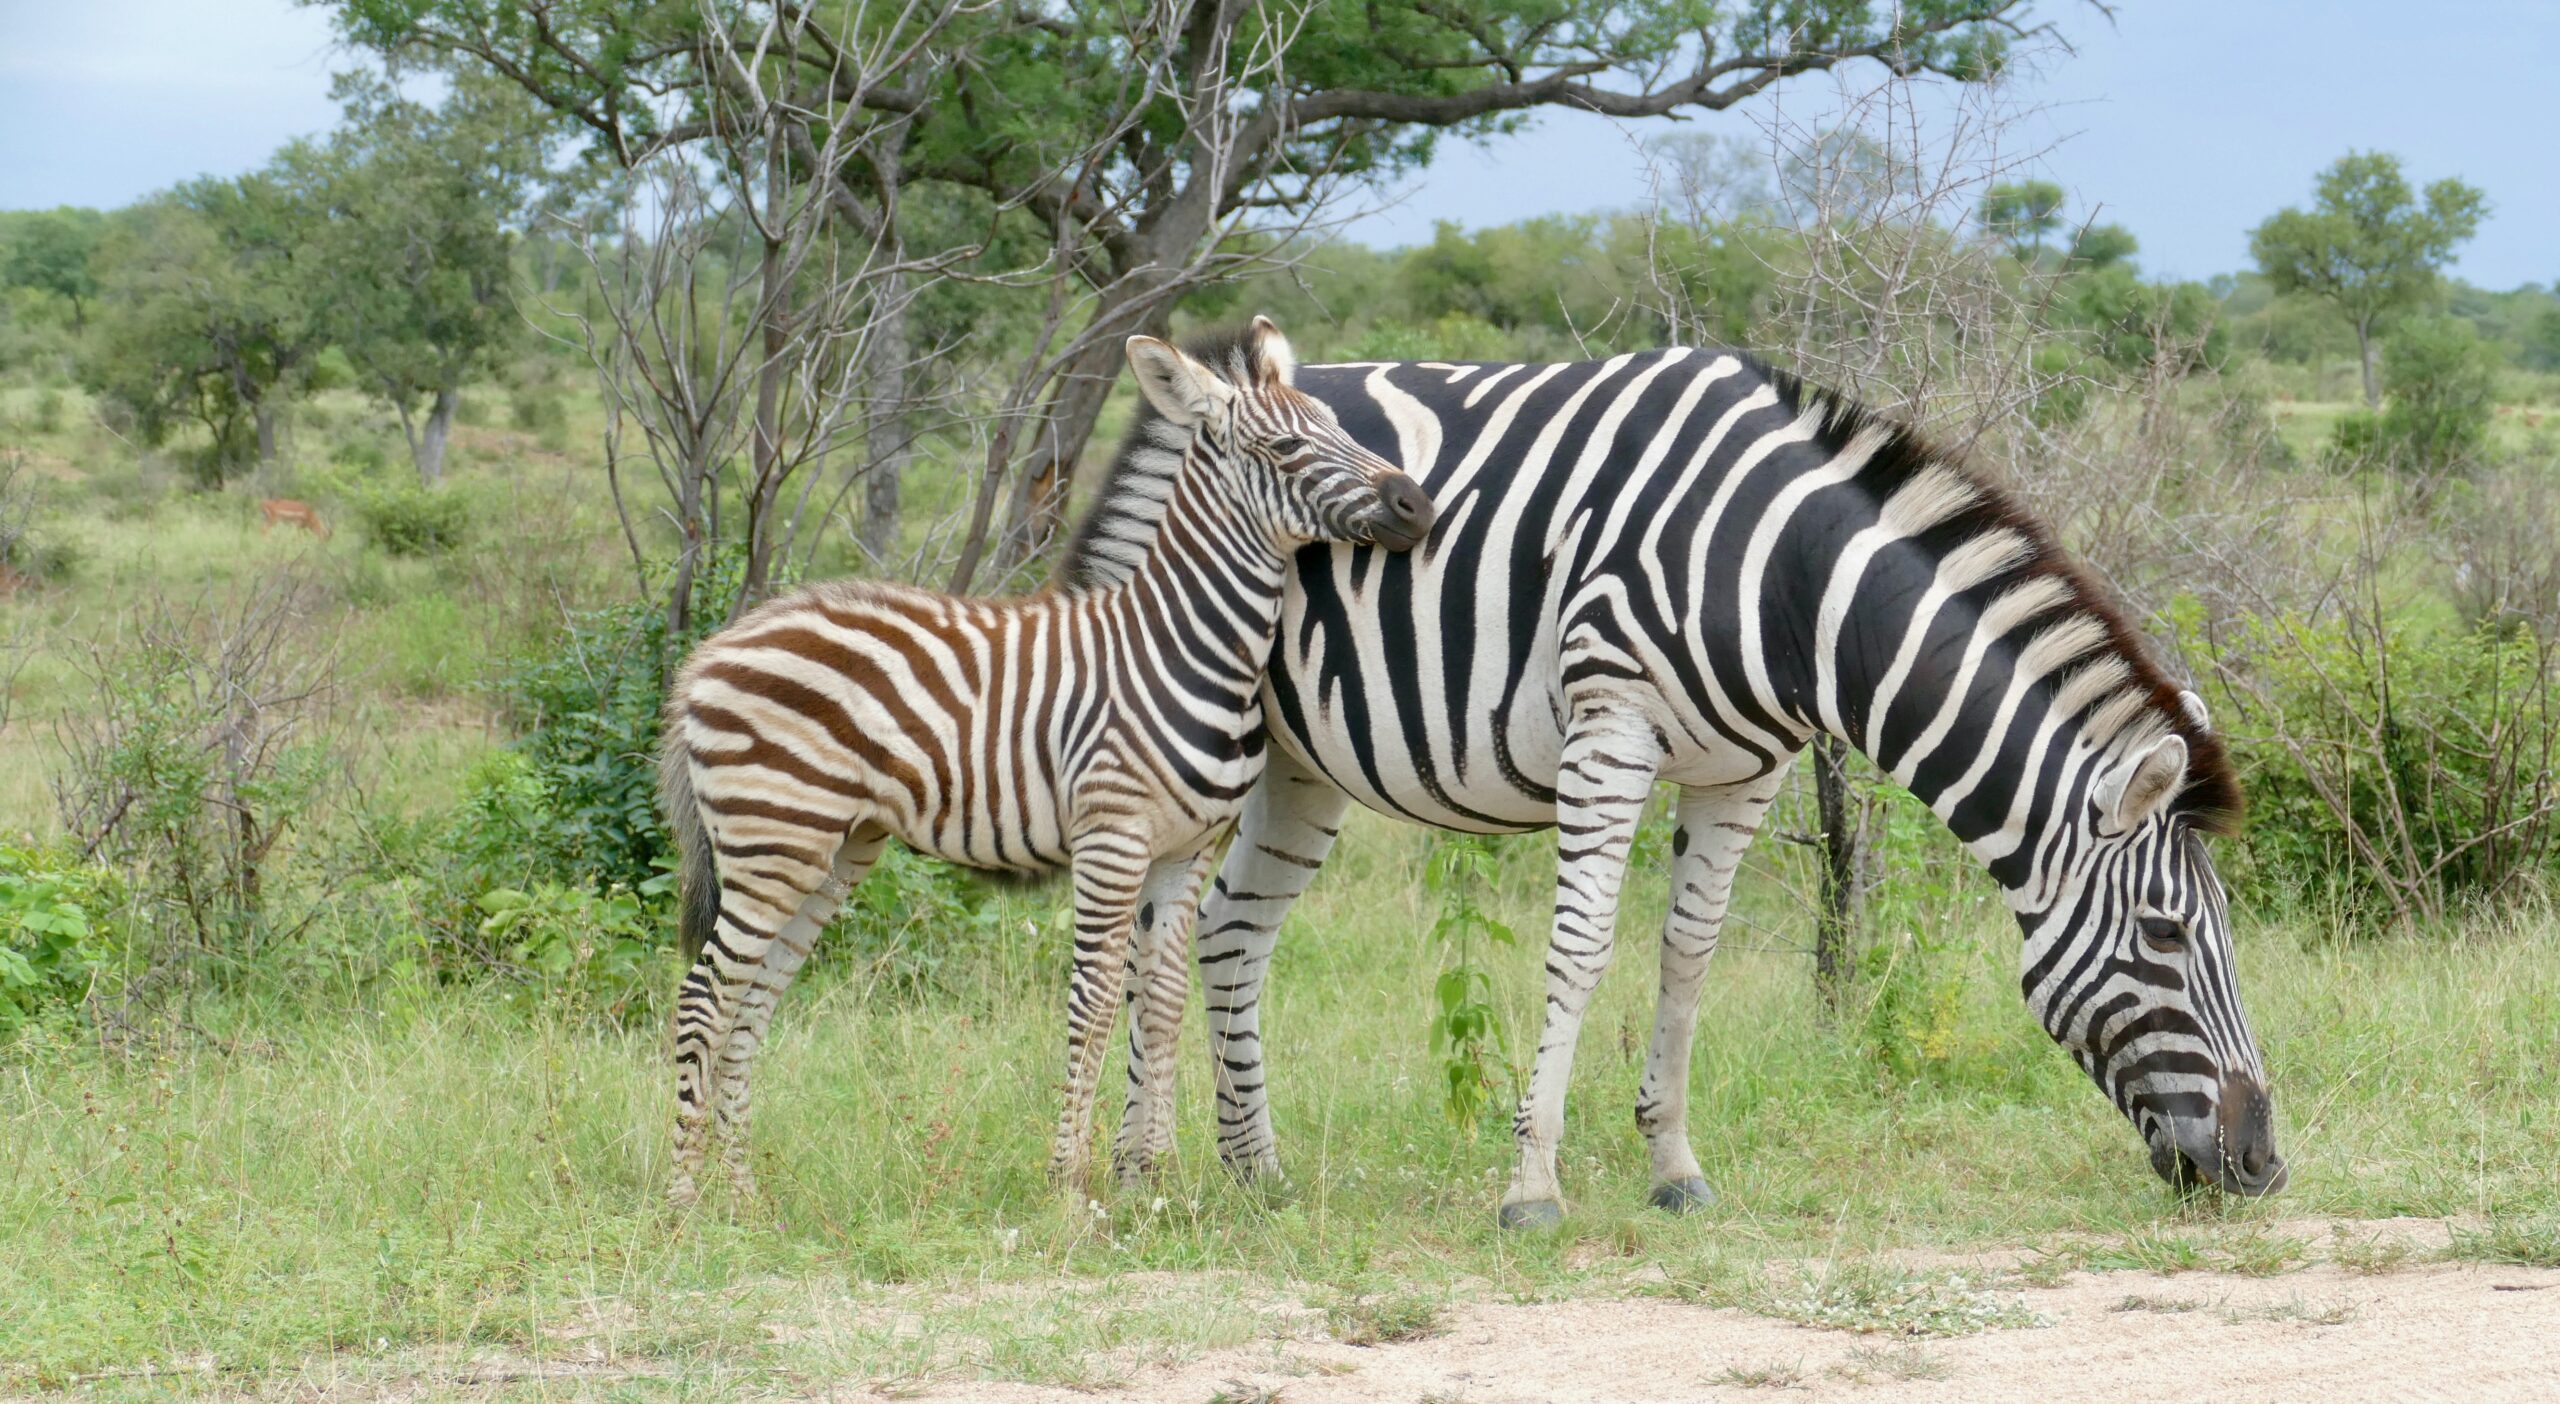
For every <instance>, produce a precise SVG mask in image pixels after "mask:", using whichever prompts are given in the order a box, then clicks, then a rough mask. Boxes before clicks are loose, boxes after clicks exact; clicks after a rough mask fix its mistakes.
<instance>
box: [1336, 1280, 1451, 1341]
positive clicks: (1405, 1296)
mask: <svg viewBox="0 0 2560 1404" xmlns="http://www.w3.org/2000/svg"><path fill="white" fill-rule="evenodd" d="M1448 1314H1449V1309H1448V1305H1447V1304H1446V1303H1445V1302H1443V1301H1441V1300H1440V1299H1439V1298H1438V1297H1434V1296H1430V1295H1428V1294H1426V1293H1422V1292H1418V1291H1410V1290H1406V1291H1394V1292H1387V1293H1383V1294H1372V1293H1368V1292H1353V1293H1345V1294H1343V1295H1341V1296H1338V1297H1336V1298H1334V1299H1333V1300H1332V1301H1329V1302H1327V1303H1325V1307H1324V1328H1325V1330H1326V1332H1327V1333H1329V1334H1330V1335H1332V1337H1333V1338H1334V1339H1335V1340H1337V1341H1340V1342H1342V1343H1343V1344H1344V1345H1352V1346H1374V1345H1388V1344H1391V1343H1393V1342H1396V1341H1418V1340H1421V1339H1423V1338H1424V1337H1427V1336H1436V1335H1438V1334H1440V1332H1441V1331H1442V1330H1443V1329H1445V1322H1446V1320H1447V1317H1448Z"/></svg>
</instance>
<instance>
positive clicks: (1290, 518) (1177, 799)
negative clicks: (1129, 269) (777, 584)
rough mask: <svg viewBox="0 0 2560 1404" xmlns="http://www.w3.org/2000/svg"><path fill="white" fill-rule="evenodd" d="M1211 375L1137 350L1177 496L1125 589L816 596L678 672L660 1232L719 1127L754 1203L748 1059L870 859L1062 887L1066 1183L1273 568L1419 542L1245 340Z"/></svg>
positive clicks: (1337, 440)
mask: <svg viewBox="0 0 2560 1404" xmlns="http://www.w3.org/2000/svg"><path fill="white" fill-rule="evenodd" d="M1210 359H1211V361H1212V362H1213V364H1203V363H1202V362H1201V361H1200V360H1195V359H1193V358H1192V357H1190V356H1187V355H1184V354H1183V353H1181V352H1179V351H1177V350H1175V349H1174V348H1173V347H1171V346H1169V345H1167V344H1165V343H1164V342H1161V341H1157V340H1155V339H1154V338H1151V337H1135V338H1132V339H1131V340H1130V343H1129V361H1130V365H1131V368H1132V369H1133V370H1135V371H1136V373H1137V376H1138V381H1139V384H1140V386H1141V387H1142V389H1143V390H1144V391H1145V394H1146V398H1147V400H1148V402H1149V403H1150V405H1151V406H1152V407H1153V411H1154V418H1153V419H1152V420H1151V425H1152V428H1153V432H1154V433H1155V435H1156V439H1155V442H1157V443H1159V444H1161V445H1162V446H1163V447H1164V449H1165V451H1166V453H1167V454H1168V455H1169V456H1170V457H1171V458H1172V460H1173V463H1174V478H1173V482H1174V484H1175V486H1174V489H1173V492H1172V496H1171V500H1170V505H1169V506H1168V507H1167V508H1166V510H1165V511H1164V513H1163V529H1162V531H1160V532H1158V533H1157V534H1156V536H1155V544H1154V546H1153V549H1152V550H1150V551H1149V552H1147V553H1146V555H1145V557H1144V559H1143V560H1141V561H1139V562H1138V563H1137V565H1136V567H1135V569H1134V570H1132V571H1131V572H1130V573H1129V574H1128V576H1127V578H1126V579H1124V580H1122V581H1120V582H1117V583H1114V584H1111V585H1106V586H1096V587H1092V588H1066V589H1053V590H1050V591H1046V592H1043V593H1041V594H1037V595H1032V596H1029V597H1027V598H1022V599H1011V600H974V599H961V598H957V597H954V596H950V595H940V594H934V593H932V592H929V591H924V590H915V589H906V588H902V587H898V586H892V585H881V584H873V583H865V582H858V581H843V582H837V583H834V584H828V585H821V586H817V587H815V588H813V589H808V590H803V591H801V592H799V593H797V594H794V595H792V596H789V597H788V598H784V599H779V600H775V601H773V602H771V603H769V604H766V605H764V606H762V607H760V608H758V609H756V610H754V611H752V612H750V613H749V614H747V615H746V616H745V617H744V618H741V619H740V620H738V621H737V622H736V623H735V624H732V625H731V626H729V627H728V628H726V629H724V630H722V631H721V632H720V633H719V634H717V635H715V636H713V637H712V638H710V639H708V640H706V641H704V642H703V644H702V645H701V646H700V647H699V648H697V649H696V650H695V651H694V653H693V656H692V657H691V658H690V659H688V660H687V661H686V663H685V666H684V669H683V671H682V672H681V673H680V674H679V675H678V677H677V679H676V681H675V684H674V686H673V688H672V689H671V690H670V692H669V695H668V700H667V708H666V726H665V739H664V743H663V749H664V757H663V766H662V772H661V773H662V780H663V786H662V788H663V790H664V799H665V803H666V809H667V817H668V821H669V823H670V824H672V825H673V827H674V828H675V831H676V834H677V837H678V840H679V847H680V848H681V850H682V854H683V858H684V862H683V865H682V869H683V870H682V875H681V876H682V880H683V885H684V902H683V908H682V911H683V926H684V936H685V939H686V942H687V944H688V946H689V947H691V948H692V949H693V950H694V951H695V952H696V953H697V954H696V957H695V960H694V964H693V968H692V970H691V972H690V973H689V974H688V975H687V976H686V977H685V982H684V988H683V991H682V993H681V995H680V996H679V999H678V1002H677V1007H676V1098H677V1120H676V1142H675V1146H676V1150H675V1174H674V1180H673V1183H672V1186H671V1189H670V1193H671V1195H672V1196H673V1198H674V1199H675V1200H676V1201H677V1202H679V1203H690V1202H691V1201H692V1200H693V1199H694V1198H695V1197H696V1195H697V1193H698V1190H697V1186H696V1175H697V1174H698V1173H699V1171H700V1169H701V1162H702V1158H703V1152H704V1142H705V1139H706V1137H708V1136H709V1135H710V1134H711V1132H712V1130H713V1129H714V1128H713V1127H712V1126H711V1125H710V1122H711V1119H712V1117H713V1115H714V1113H715V1109H716V1114H717V1117H718V1123H719V1124H718V1127H717V1128H716V1129H717V1131H718V1133H719V1134H720V1137H721V1138H722V1139H723V1141H724V1143H725V1146H724V1151H723V1160H724V1162H725V1164H726V1167H727V1169H728V1171H729V1174H730V1176H731V1177H732V1179H733V1180H734V1181H735V1182H736V1183H737V1184H738V1187H739V1188H740V1190H741V1191H745V1192H752V1190H753V1182H752V1179H751V1177H750V1176H749V1174H748V1170H747V1162H746V1157H745V1139H746V1119H747V1110H748V1077H749V1073H750V1070H751V1066H752V1063H753V1061H754V1058H755V1053H756V1049H757V1047H758V1046H759V1045H760V1044H761V1043H762V1042H763V1040H764V1034H765V1029H766V1026H767V1024H768V1023H769V1021H770V1020H771V1018H772V1014H773V1008H774V1004H775V1002H776V1001H777V1000H779V999H780V997H781V995H782V992H783V990H784V989H785V988H786V987H787V986H788V985H789V984H790V982H791V977H792V976H793V975H794V974H795V973H797V972H798V970H799V968H800V965H801V963H802V962H803V961H804V960H806V959H807V958H808V955H809V951H810V947H811V945H812V943H813V942H814V941H815V940H816V938H817V934H818V932H819V930H820V929H821V928H823V927H824V926H825V925H826V922H827V919H828V918H829V917H831V916H832V915H834V913H835V910H836V908H837V906H838V905H839V904H841V903H842V902H843V900H844V898H845V896H846V894H847V892H848V891H849V890H850V889H851V888H852V886H853V885H854V884H855V883H857V882H859V881H861V880H862V877H863V875H864V873H866V872H867V871H868V870H869V869H870V867H871V865H872V863H873V862H874V860H876V859H877V858H878V857H879V854H880V848H881V845H882V844H883V843H884V842H885V841H887V840H888V839H890V838H892V837H894V838H896V839H898V840H900V841H901V842H904V843H905V844H906V845H907V846H909V847H910V848H914V849H916V850H917V851H919V852H923V853H928V854H932V855H935V856H937V857H941V858H946V859H949V860H951V861H953V862H957V863H965V864H969V865H972V866H976V867H982V868H997V869H1007V870H1012V871H1016V872H1037V871H1043V870H1048V869H1054V868H1059V867H1069V866H1072V868H1073V871H1074V881H1075V973H1074V976H1073V979H1072V980H1071V982H1070V988H1069V993H1068V1002H1067V1009H1068V1049H1069V1053H1068V1075H1067V1102H1066V1108H1065V1111H1064V1113H1063V1115H1062V1116H1061V1118H1060V1121H1059V1126H1058V1136H1057V1141H1056V1143H1055V1145H1054V1147H1053V1151H1052V1169H1053V1171H1054V1172H1056V1173H1058V1174H1060V1175H1061V1176H1067V1177H1072V1176H1076V1175H1078V1174H1080V1173H1081V1171H1082V1169H1083V1163H1084V1158H1085V1147H1086V1145H1087V1143H1088V1127H1089V1124H1090V1119H1091V1109H1092V1101H1093V1093H1094V1085H1095V1082H1096V1080H1097V1079H1098V1077H1099V1074H1100V1072H1101V1067H1102V1060H1103V1055H1104V1052H1105V1047H1106V1044H1107V1040H1108V1033H1109V1029H1110V1023H1111V1018H1112V1016H1113V1015H1114V1014H1115V1013H1116V1012H1117V1009H1118V1006H1119V985H1120V980H1121V978H1122V976H1123V973H1124V970H1125V963H1126V955H1127V950H1128V946H1129V943H1130V931H1131V927H1132V924H1133V923H1136V924H1139V925H1146V924H1150V923H1151V920H1152V919H1154V918H1156V917H1158V916H1159V915H1161V916H1162V917H1163V919H1165V920H1169V921H1170V920H1179V921H1181V922H1183V923H1184V924H1185V925H1186V926H1187V923H1188V912H1187V910H1184V911H1182V912H1181V914H1180V915H1179V916H1177V915H1176V911H1177V909H1184V908H1187V906H1188V903H1189V901H1190V899H1191V897H1192V896H1194V895H1196V893H1197V891H1198V883H1197V877H1196V873H1197V871H1198V868H1199V866H1200V865H1198V864H1196V863H1195V859H1196V858H1197V857H1198V856H1199V855H1200V854H1202V853H1203V852H1204V851H1205V849H1206V847H1207V845H1208V844H1209V843H1210V842H1212V841H1213V840H1214V839H1215V838H1217V837H1218V836H1219V835H1220V834H1221V833H1223V832H1224V830H1225V829H1226V827H1227V825H1228V824H1229V823H1230V822H1231V821H1232V820H1233V819H1234V817H1235V813H1236V809H1237V807H1238V806H1239V805H1240V804H1241V803H1242V801H1243V798H1244V795H1245V793H1246V791H1247V789H1248V788H1249V787H1250V786H1251V785H1252V784H1253V782H1254V779H1255V778H1256V777H1257V776H1259V775H1260V774H1261V772H1262V765H1263V758H1264V756H1265V754H1266V748H1265V746H1264V744H1263V720H1262V707H1261V701H1260V696H1261V683H1262V669H1263V666H1264V664H1265V662H1266V661H1267V660H1268V659H1269V657H1270V656H1271V652H1272V635H1273V630H1274V629H1275V627H1276V626H1277V625H1278V622H1279V617H1280V582H1281V578H1282V575H1283V572H1284V569H1285V567H1286V563H1287V560H1288V553H1289V552H1290V551H1291V550H1292V549H1293V548H1295V547H1296V546H1298V545H1299V544H1301V543H1304V542H1307V541H1312V540H1321V541H1345V542H1348V541H1357V542H1374V543H1378V544H1381V545H1385V546H1387V547H1390V548H1394V549H1402V548H1406V547H1410V546H1412V545H1413V544H1415V543H1416V542H1418V541H1420V540H1421V539H1422V534H1423V533H1424V532H1426V531H1428V530H1429V529H1430V526H1431V520H1432V513H1431V503H1430V500H1429V499H1428V498H1426V497H1424V496H1423V495H1422V493H1421V492H1420V490H1419V489H1417V488H1416V487H1415V486H1414V483H1413V481H1412V480H1411V479H1410V478H1407V477H1405V476H1404V475H1403V474H1401V473H1399V472H1397V471H1396V469H1395V467H1394V466H1393V465H1392V464H1389V463H1387V462H1386V461H1384V460H1382V459H1380V458H1379V457H1378V456H1377V455H1375V454H1373V453H1371V452H1369V451H1368V450H1366V449H1364V448H1361V447H1360V446H1359V445H1357V444H1356V443H1354V442H1353V441H1352V440H1351V439H1350V438H1349V437H1348V436H1347V435H1345V434H1344V433H1343V432H1342V429H1341V427H1340V425H1339V424H1337V423H1336V422H1335V420H1334V417H1333V415H1332V413H1331V412H1330V411H1328V410H1327V409H1325V407H1324V406H1323V405H1322V404H1320V403H1318V402H1316V401H1314V400H1312V399H1309V398H1308V397H1306V396H1304V395H1301V394H1298V393H1297V392H1295V391H1293V390H1291V389H1290V388H1289V384H1288V381H1289V373H1290V357H1289V353H1288V343H1287V342H1286V341H1284V340H1283V339H1282V338H1281V336H1280V334H1279V331H1278V330H1277V329H1276V328H1274V327H1273V326H1272V325H1271V324H1270V323H1269V322H1268V321H1264V320H1260V319H1257V320H1256V321H1255V323H1254V324H1253V327H1252V328H1251V330H1250V331H1249V332H1248V333H1247V334H1246V336H1245V337H1243V338H1241V339H1238V340H1236V341H1234V342H1232V343H1229V344H1227V345H1225V346H1223V347H1222V348H1221V349H1220V350H1219V351H1218V352H1217V353H1216V354H1215V355H1214V356H1213V357H1211V358H1210ZM1160 908H1161V909H1162V910H1161V913H1159V909H1160ZM1175 1012H1177V1013H1178V1006H1177V1008H1176V1011H1175ZM1170 1034H1171V1031H1166V1032H1165V1034H1164V1036H1163V1037H1162V1038H1160V1039H1159V1040H1157V1041H1158V1042H1159V1043H1160V1044H1169V1042H1170ZM1163 1071H1164V1072H1165V1073H1167V1074H1169V1072H1170V1069H1169V1068H1168V1069H1165V1070H1163Z"/></svg>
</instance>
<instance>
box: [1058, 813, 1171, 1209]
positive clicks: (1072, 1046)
mask: <svg viewBox="0 0 2560 1404" xmlns="http://www.w3.org/2000/svg"><path fill="white" fill-rule="evenodd" d="M1071 848H1072V852H1073V854H1074V866H1075V888H1076V912H1075V930H1076V949H1075V968H1074V970H1073V971H1072V972H1071V973H1070V975H1069V976H1068V979H1067V1088H1066V1091H1067V1096H1066V1105H1065V1107H1064V1108H1063V1110H1062V1111H1061V1112H1060V1114H1059V1117H1058V1135H1057V1138H1056V1139H1055V1140H1054V1141H1052V1142H1051V1143H1050V1147H1049V1173H1050V1175H1051V1177H1052V1178H1054V1179H1056V1180H1057V1181H1058V1182H1059V1183H1061V1184H1081V1183H1082V1182H1083V1180H1084V1178H1085V1173H1086V1171H1087V1170H1088V1169H1089V1168H1090V1166H1091V1162H1092V1158H1093V1096H1094V1087H1095V1084H1096V1083H1098V1082H1100V1081H1101V1079H1102V1063H1103V1056H1104V1054H1105V1053H1106V1052H1108V1051H1109V1047H1110V1041H1111V1021H1112V1020H1113V1019H1115V1018H1117V1017H1119V1013H1120V992H1121V990H1122V989H1123V988H1124V987H1125V986H1126V985H1127V983H1128V977H1129V968H1128V960H1129V936H1130V932H1129V928H1130V927H1131V925H1132V924H1133V923H1134V921H1135V920H1136V917H1137V912H1138V901H1139V896H1140V894H1141V893H1142V892H1143V891H1144V890H1145V889H1146V886H1147V877H1148V870H1149V868H1150V866H1151V864H1150V862H1149V859H1148V856H1147V845H1146V843H1145V842H1144V841H1143V840H1141V839H1140V838H1138V837H1136V836H1135V835H1134V834H1132V833H1129V832H1121V831H1113V830H1096V831H1091V832H1087V833H1084V834H1081V835H1078V836H1077V837H1076V838H1075V839H1074V840H1073V841H1072V844H1071ZM1187 856H1188V855H1186V858H1187Z"/></svg>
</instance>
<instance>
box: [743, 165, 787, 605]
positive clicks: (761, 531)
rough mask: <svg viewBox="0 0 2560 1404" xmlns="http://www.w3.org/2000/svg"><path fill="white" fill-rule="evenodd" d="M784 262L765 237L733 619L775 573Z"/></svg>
mask: <svg viewBox="0 0 2560 1404" xmlns="http://www.w3.org/2000/svg"><path fill="white" fill-rule="evenodd" d="M770 147H771V150H770V151H769V152H768V154H767V155H766V158H765V200H766V205H765V208H766V209H768V210H780V209H783V208H785V200H786V197H787V195H788V193H789V187H790V173H789V171H788V169H787V168H786V167H785V164H784V161H783V155H782V152H783V146H782V143H781V142H779V141H775V142H772V143H770ZM785 262H786V260H785V259H784V257H783V243H782V240H781V239H780V238H779V237H767V238H766V239H765V241H764V253H763V263H762V268H761V272H760V275H759V279H758V284H757V298H756V308H757V320H759V321H760V322H762V323H763V333H764V363H763V364H762V365H759V366H757V367H756V417H755V428H754V433H753V434H752V436H751V437H750V438H749V440H748V443H747V461H748V465H749V477H748V480H747V481H748V488H747V503H746V506H747V522H746V530H747V560H746V570H745V573H744V575H743V576H742V577H741V579H740V580H739V582H738V598H737V599H736V600H734V601H732V602H731V603H730V606H729V617H730V618H732V619H735V618H737V617H738V616H739V615H741V614H744V613H746V612H747V611H748V610H750V609H753V608H755V607H756V605H757V604H758V603H759V602H761V601H762V600H763V599H764V596H765V579H766V577H767V576H768V575H769V574H770V573H771V572H772V569H773V544H774V543H773V530H772V528H773V505H774V503H775V502H777V501H779V500H780V498H781V496H782V479H783V475H784V472H785V468H784V465H783V461H782V382H783V377H785V376H786V375H788V374H789V373H790V370H791V366H790V363H789V361H788V359H787V356H786V353H787V352H788V351H789V350H790V346H791V286H790V278H791V270H790V269H789V268H787V267H785V266H784V264H785Z"/></svg>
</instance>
